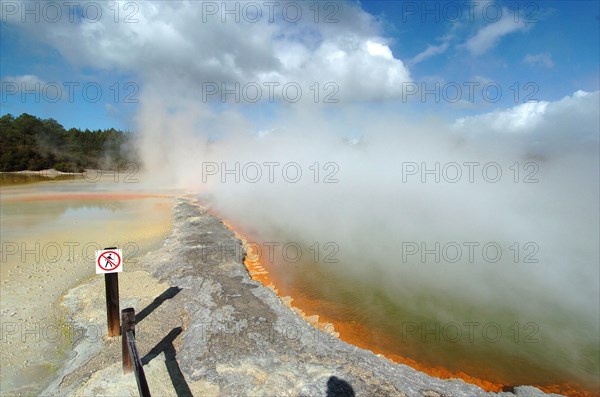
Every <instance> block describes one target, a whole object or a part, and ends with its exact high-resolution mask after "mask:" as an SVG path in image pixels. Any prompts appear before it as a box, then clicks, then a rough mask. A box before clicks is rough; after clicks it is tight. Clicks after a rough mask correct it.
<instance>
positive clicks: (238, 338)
mask: <svg viewBox="0 0 600 397" xmlns="http://www.w3.org/2000/svg"><path fill="white" fill-rule="evenodd" d="M216 246H220V247H222V248H223V249H219V250H216V249H214V247H216ZM241 248H242V242H241V241H240V240H239V239H238V238H237V237H236V236H235V235H234V233H233V232H232V231H231V230H229V229H228V228H227V227H226V226H225V225H224V224H223V223H222V222H221V221H220V220H219V219H218V218H216V217H214V216H212V215H210V214H209V213H207V212H206V211H205V209H203V208H202V207H201V206H199V205H198V204H197V203H195V202H194V201H193V200H192V199H187V198H182V199H179V200H178V202H177V204H176V206H175V210H174V223H173V230H172V232H171V234H170V236H169V237H168V238H167V240H166V241H165V244H164V245H163V247H162V248H160V249H158V250H157V251H154V252H150V253H148V254H146V255H145V256H143V257H142V258H140V260H139V262H138V263H137V264H135V265H134V266H130V268H128V269H126V270H125V272H124V273H121V275H120V277H121V279H120V289H121V308H125V307H134V308H135V310H136V313H137V323H138V324H137V328H136V340H137V344H138V349H139V352H140V355H141V356H142V362H143V363H144V368H145V371H146V375H147V379H148V383H149V386H150V391H151V392H152V395H157V396H158V395H177V396H190V395H202V396H218V395H223V396H355V395H357V396H421V397H436V396H448V397H449V396H457V397H459V396H464V397H467V396H468V397H472V396H505V397H510V396H514V395H516V396H527V397H534V396H548V394H545V393H543V392H542V391H540V390H538V389H537V388H534V387H530V386H521V387H516V388H514V390H513V391H512V392H502V393H487V392H485V391H484V390H483V389H481V388H479V387H478V386H475V385H471V384H468V383H465V382H464V381H462V380H460V379H451V380H443V379H439V378H435V377H432V376H429V375H426V374H424V373H421V372H419V371H416V370H414V369H412V368H410V367H408V366H406V365H401V364H396V363H393V362H391V361H389V360H388V359H386V358H384V357H380V356H377V355H375V354H373V353H372V352H369V351H367V350H363V349H360V348H358V347H355V346H352V345H350V344H348V343H346V342H343V341H341V340H339V339H337V338H336V337H334V336H332V335H331V334H329V333H327V332H324V331H323V330H320V329H317V328H315V327H313V326H311V325H309V324H308V323H307V322H306V321H305V320H304V319H302V318H301V317H300V316H299V315H298V314H296V313H295V312H294V311H292V310H290V309H289V308H288V307H287V306H286V305H285V304H284V303H283V302H282V301H281V299H279V297H278V296H277V295H276V294H275V293H274V292H273V291H272V290H270V289H268V288H266V287H264V286H263V285H262V284H260V283H259V282H257V281H253V280H251V279H250V276H249V274H248V271H247V269H246V268H245V266H244V264H243V263H242V261H241V258H240V257H239V254H237V253H238V252H240V250H241ZM102 288H103V284H102V282H101V280H100V278H97V279H95V280H94V281H92V282H91V283H89V284H86V285H82V286H80V287H77V288H75V289H74V290H71V291H70V292H69V293H68V294H67V295H66V296H65V297H64V302H63V303H64V304H65V305H66V306H67V307H68V308H69V309H70V310H71V311H72V313H73V318H72V320H73V321H74V322H75V323H76V324H78V328H79V329H80V330H81V335H82V337H81V338H80V340H79V341H78V343H77V344H76V346H75V348H74V350H75V357H73V358H72V359H71V360H70V361H69V362H67V363H66V364H65V366H64V367H63V368H62V369H61V371H60V372H59V374H58V376H57V378H56V379H55V380H54V381H53V382H52V384H51V385H49V386H48V388H47V389H46V390H45V391H44V392H43V393H42V395H76V396H77V395H82V396H83V395H137V388H136V385H135V379H134V378H133V375H131V374H130V375H125V376H124V375H122V372H121V364H120V362H121V361H120V360H121V357H120V354H121V352H120V348H121V345H120V338H110V339H108V338H107V337H106V335H105V334H106V330H105V328H106V326H105V324H104V322H105V317H103V316H104V315H105V314H104V311H103V310H104V301H103V295H102V294H103V289H102ZM92 297H97V298H98V297H99V298H98V299H92ZM100 329H103V330H104V333H103V336H98V335H96V337H92V334H93V333H94V331H97V330H100Z"/></svg>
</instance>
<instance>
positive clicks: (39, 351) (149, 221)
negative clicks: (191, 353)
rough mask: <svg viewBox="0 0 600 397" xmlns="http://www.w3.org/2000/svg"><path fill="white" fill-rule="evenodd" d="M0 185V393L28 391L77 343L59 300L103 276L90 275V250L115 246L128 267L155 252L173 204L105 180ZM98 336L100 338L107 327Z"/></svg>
mask: <svg viewBox="0 0 600 397" xmlns="http://www.w3.org/2000/svg"><path fill="white" fill-rule="evenodd" d="M28 179H29V180H30V179H31V178H30V177H29V178H28ZM7 180H8V181H9V183H6V182H7ZM3 182H4V183H2V186H1V189H0V219H1V220H0V232H1V237H0V244H1V248H0V250H1V252H0V284H1V290H0V295H1V299H0V302H1V303H0V315H1V327H0V328H1V338H0V340H1V343H0V366H1V368H2V377H1V381H0V382H1V383H0V390H1V394H2V395H12V394H18V393H19V392H21V393H26V394H35V393H36V392H39V390H41V388H43V387H44V386H45V384H46V383H47V382H48V380H49V379H50V378H51V376H52V374H53V373H54V372H55V371H56V369H57V368H58V366H60V364H61V363H62V362H64V361H65V360H66V359H67V358H68V357H69V353H70V352H71V347H72V345H73V342H74V341H76V339H77V335H75V330H74V329H73V327H72V324H70V323H69V321H68V318H67V317H66V310H65V308H63V307H62V306H61V296H62V295H63V294H64V293H65V292H66V291H67V290H69V289H70V288H72V287H74V286H76V285H78V284H80V283H82V282H83V281H85V280H88V279H90V278H92V277H102V276H101V275H96V274H95V268H94V255H95V250H96V249H99V248H103V247H108V246H117V247H119V248H121V249H122V250H123V254H124V255H123V256H124V263H123V266H124V271H125V272H126V271H127V264H128V263H131V261H136V260H138V258H139V256H140V255H141V254H143V253H146V252H148V251H150V250H153V249H156V248H158V247H159V246H160V245H161V244H162V242H163V241H164V239H165V237H166V236H167V234H168V233H169V231H170V230H171V226H172V204H173V199H172V197H171V196H170V195H169V194H168V193H164V192H163V193H160V194H157V193H156V192H152V193H150V192H146V191H144V190H143V188H141V187H140V186H137V185H136V186H133V185H125V184H122V183H115V180H114V178H112V177H109V176H107V177H103V178H101V179H100V180H98V181H95V182H93V183H90V181H88V180H85V179H81V178H79V179H76V178H67V179H66V180H62V181H55V180H52V181H34V182H35V183H26V184H23V183H15V180H14V178H12V179H8V178H5V177H3ZM16 182H20V181H19V180H17V181H16ZM126 287H127V286H125V285H120V288H121V289H122V288H126ZM98 299H104V296H99V297H98ZM97 334H98V335H99V337H102V335H106V327H104V329H102V330H97Z"/></svg>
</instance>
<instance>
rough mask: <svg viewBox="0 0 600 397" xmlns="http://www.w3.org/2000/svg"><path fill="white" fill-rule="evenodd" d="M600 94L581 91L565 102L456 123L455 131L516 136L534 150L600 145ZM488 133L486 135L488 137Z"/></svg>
mask: <svg viewBox="0 0 600 397" xmlns="http://www.w3.org/2000/svg"><path fill="white" fill-rule="evenodd" d="M598 109H600V91H596V92H585V91H577V92H575V93H573V95H571V96H566V97H564V98H562V99H561V100H558V101H554V102H548V101H540V102H531V103H524V104H520V105H518V106H515V107H512V108H509V109H504V110H496V111H493V112H491V113H486V114H482V115H478V116H471V117H463V118H459V119H457V120H456V122H455V123H454V129H455V130H458V131H461V132H463V133H466V134H472V136H482V135H487V136H489V134H490V133H491V134H516V135H517V136H521V137H524V138H525V139H526V140H527V142H529V145H530V148H531V149H535V148H538V149H539V148H544V149H547V148H552V150H563V149H565V150H566V149H568V148H569V147H572V146H577V145H581V144H584V145H585V144H586V143H588V144H591V145H592V146H591V147H594V145H596V146H597V145H598V131H599V130H600V115H599V110H598ZM484 132H485V134H484Z"/></svg>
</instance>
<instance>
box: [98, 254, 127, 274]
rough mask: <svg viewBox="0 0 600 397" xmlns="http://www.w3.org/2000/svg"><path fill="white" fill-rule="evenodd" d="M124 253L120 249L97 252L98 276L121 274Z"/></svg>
mask: <svg viewBox="0 0 600 397" xmlns="http://www.w3.org/2000/svg"><path fill="white" fill-rule="evenodd" d="M121 258H123V253H122V252H121V250H120V249H116V248H115V249H105V250H101V251H96V274H103V273H120V272H122V271H123V266H121V263H122V259H121Z"/></svg>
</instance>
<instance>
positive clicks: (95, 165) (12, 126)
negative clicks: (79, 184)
mask: <svg viewBox="0 0 600 397" xmlns="http://www.w3.org/2000/svg"><path fill="white" fill-rule="evenodd" d="M131 140H132V134H131V133H128V132H123V131H118V130H115V129H114V128H111V129H107V130H94V131H90V130H88V129H85V130H84V131H82V130H80V129H77V128H71V129H69V130H65V128H64V127H63V126H62V125H61V124H60V123H58V122H57V121H56V120H54V119H52V118H50V119H40V118H38V117H35V116H32V115H29V114H27V113H23V114H22V115H20V116H18V117H16V118H15V117H14V116H12V115H11V114H6V115H4V116H2V117H1V118H0V171H24V170H30V171H39V170H44V169H50V168H54V169H56V170H58V171H62V172H83V171H84V170H85V169H115V168H118V167H119V166H120V164H124V163H126V162H129V161H136V159H135V158H132V157H133V155H132V153H133V151H132V150H128V149H127V148H130V147H131Z"/></svg>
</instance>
